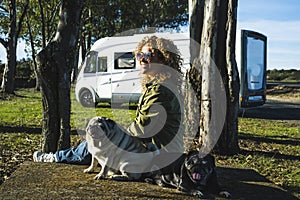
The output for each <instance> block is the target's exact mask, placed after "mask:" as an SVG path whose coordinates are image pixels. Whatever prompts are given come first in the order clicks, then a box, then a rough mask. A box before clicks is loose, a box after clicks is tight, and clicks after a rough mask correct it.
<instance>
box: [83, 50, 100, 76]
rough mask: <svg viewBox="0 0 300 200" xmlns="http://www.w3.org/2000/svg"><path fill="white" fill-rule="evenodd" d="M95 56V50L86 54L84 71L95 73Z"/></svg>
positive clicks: (96, 54)
mask: <svg viewBox="0 0 300 200" xmlns="http://www.w3.org/2000/svg"><path fill="white" fill-rule="evenodd" d="M97 56H98V53H97V52H95V51H91V52H89V54H88V55H87V56H86V65H85V68H84V73H96V66H97Z"/></svg>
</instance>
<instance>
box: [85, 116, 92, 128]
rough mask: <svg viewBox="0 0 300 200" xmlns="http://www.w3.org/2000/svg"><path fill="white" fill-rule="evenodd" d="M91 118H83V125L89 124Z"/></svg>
mask: <svg viewBox="0 0 300 200" xmlns="http://www.w3.org/2000/svg"><path fill="white" fill-rule="evenodd" d="M91 119H92V118H85V127H87V125H88V124H89V122H90V121H91Z"/></svg>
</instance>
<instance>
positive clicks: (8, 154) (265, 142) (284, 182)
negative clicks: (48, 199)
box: [0, 89, 300, 197]
mask: <svg viewBox="0 0 300 200" xmlns="http://www.w3.org/2000/svg"><path fill="white" fill-rule="evenodd" d="M16 94H17V96H8V97H5V98H3V97H0V140H1V145H0V184H1V183H2V182H3V181H5V180H6V179H7V177H8V176H9V175H10V174H11V173H12V172H13V171H14V170H15V169H16V168H17V167H18V165H19V164H20V163H21V162H23V161H25V160H32V153H33V152H34V151H36V150H38V149H39V146H40V139H41V135H40V133H41V126H42V103H41V94H40V93H37V92H34V90H33V89H20V90H17V91H16ZM71 99H72V106H71V107H72V113H71V127H72V130H73V131H74V130H76V129H83V127H84V125H85V121H86V120H87V119H88V118H91V117H93V116H96V115H101V116H106V117H109V118H112V119H114V120H116V121H117V122H118V123H120V124H122V125H124V126H127V125H128V124H129V123H130V121H131V120H132V118H133V117H134V115H135V107H134V106H133V105H131V106H130V107H121V108H113V109H112V108H111V106H110V105H109V104H104V103H103V104H100V105H98V107H97V108H96V109H91V108H83V107H82V106H80V105H79V103H78V102H77V101H76V100H75V97H74V95H73V94H72V97H71ZM299 128H300V127H299V123H298V124H297V123H290V122H288V121H278V120H277V121H274V120H264V119H250V118H239V137H240V139H239V146H240V148H241V152H240V154H237V155H235V156H230V157H227V156H216V157H217V159H216V160H217V164H218V165H227V166H232V167H246V168H251V169H254V170H256V171H257V172H258V173H260V174H262V175H263V176H265V177H266V178H268V179H269V180H271V181H273V182H274V183H275V184H277V185H279V186H281V187H283V188H284V189H286V190H288V191H290V192H291V193H293V194H294V195H296V196H298V197H299V188H300V169H299V166H300V161H299V158H300V145H299V144H300V131H299ZM71 139H72V145H76V144H77V143H78V141H79V140H80V136H78V135H76V134H75V135H72V137H71Z"/></svg>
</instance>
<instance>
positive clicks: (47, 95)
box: [38, 0, 83, 152]
mask: <svg viewBox="0 0 300 200" xmlns="http://www.w3.org/2000/svg"><path fill="white" fill-rule="evenodd" d="M82 7H83V2H82V0H69V1H66V0H62V4H61V9H60V17H59V19H60V21H59V23H58V26H57V32H56V36H55V38H54V39H53V40H52V41H51V42H50V43H49V44H48V45H47V46H46V48H44V49H43V50H42V51H41V52H40V53H39V54H38V62H39V67H38V72H39V76H40V80H41V88H42V99H43V127H42V128H43V136H44V138H43V142H42V151H44V152H55V151H57V150H60V149H67V148H69V147H70V110H71V102H70V83H71V71H72V68H73V65H74V55H75V51H74V49H75V46H76V43H77V38H78V32H79V21H80V16H81V10H82Z"/></svg>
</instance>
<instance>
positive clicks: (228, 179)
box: [217, 167, 297, 200]
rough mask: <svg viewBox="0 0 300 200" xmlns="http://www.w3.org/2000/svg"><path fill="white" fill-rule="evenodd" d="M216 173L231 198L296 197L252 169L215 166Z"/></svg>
mask: <svg viewBox="0 0 300 200" xmlns="http://www.w3.org/2000/svg"><path fill="white" fill-rule="evenodd" d="M217 173H218V177H219V181H220V183H221V185H222V187H224V188H225V189H228V190H229V191H230V192H231V194H232V197H233V198H232V199H249V200H250V199H251V200H253V199H264V200H265V199H272V200H273V199H290V200H294V199H295V200H296V199H297V198H296V197H294V196H293V195H292V194H290V193H288V192H286V191H285V190H283V189H281V188H280V187H277V186H276V185H275V184H274V183H273V182H271V181H270V180H268V179H267V178H265V177H264V176H262V175H260V174H259V173H257V172H256V171H254V170H252V169H242V168H230V167H217Z"/></svg>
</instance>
